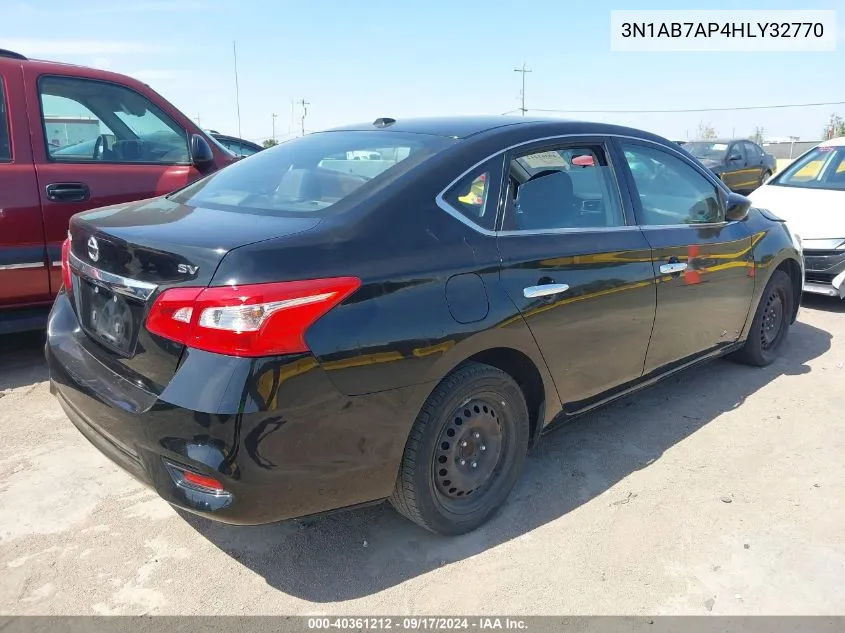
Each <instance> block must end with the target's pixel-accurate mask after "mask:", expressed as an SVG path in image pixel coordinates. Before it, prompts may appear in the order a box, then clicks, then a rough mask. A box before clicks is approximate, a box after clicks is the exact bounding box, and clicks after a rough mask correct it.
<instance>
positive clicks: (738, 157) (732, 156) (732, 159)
mask: <svg viewBox="0 0 845 633" xmlns="http://www.w3.org/2000/svg"><path fill="white" fill-rule="evenodd" d="M735 160H742V156H740V155H739V154H731V155H730V156H728V162H731V163H732V162H734V161H735Z"/></svg>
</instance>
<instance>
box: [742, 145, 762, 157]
mask: <svg viewBox="0 0 845 633" xmlns="http://www.w3.org/2000/svg"><path fill="white" fill-rule="evenodd" d="M745 153H746V155H747V156H748V159H749V160H754V161H759V160H760V159H761V158H762V157H763V154H762V152H761V151H760V148H759V147H758V146H757V145H755V144H754V143H751V142H750V141H746V142H745Z"/></svg>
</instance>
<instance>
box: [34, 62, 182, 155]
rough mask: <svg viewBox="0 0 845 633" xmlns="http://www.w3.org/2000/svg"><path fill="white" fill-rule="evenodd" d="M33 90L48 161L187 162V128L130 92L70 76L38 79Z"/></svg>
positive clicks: (135, 93) (143, 98) (125, 89)
mask: <svg viewBox="0 0 845 633" xmlns="http://www.w3.org/2000/svg"><path fill="white" fill-rule="evenodd" d="M38 89H39V93H40V97H41V116H42V124H43V126H44V135H45V138H46V143H47V153H48V155H49V157H50V159H51V160H54V161H60V162H70V163H87V162H104V163H143V164H159V165H174V164H177V165H178V164H187V163H189V162H190V160H189V155H188V140H187V138H188V137H187V131H186V130H184V129H181V128H180V127H179V125H178V124H177V123H176V122H174V121H173V120H172V119H171V118H170V117H169V116H167V115H166V114H165V113H164V112H162V111H161V110H160V109H159V108H158V107H156V106H155V104H153V103H152V102H151V101H149V100H148V99H147V98H145V97H143V96H141V95H140V94H138V93H137V92H135V91H133V90H129V89H128V88H124V87H123V86H118V85H116V84H111V83H107V82H102V81H94V80H90V79H78V78H75V77H42V78H41V79H40V80H39V82H38Z"/></svg>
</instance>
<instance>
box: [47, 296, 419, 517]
mask: <svg viewBox="0 0 845 633" xmlns="http://www.w3.org/2000/svg"><path fill="white" fill-rule="evenodd" d="M83 336H85V334H84V333H82V332H81V331H80V329H79V327H78V323H77V321H76V316H75V313H74V312H73V310H72V308H71V307H70V304H69V302H68V300H67V298H66V297H65V295H64V293H62V294H61V295H59V297H58V299H57V300H56V303H55V305H54V307H53V311H52V312H51V315H50V320H49V323H48V333H47V344H46V349H45V352H46V357H47V361H48V365H49V369H50V388H51V391H52V393H53V394H54V395H55V396H56V398H57V399H58V401H59V402H60V404H61V406H62V407H63V409H64V411H65V412H66V414H67V416H68V418H69V419H70V420H71V422H73V424H74V425H75V426H76V427H77V429H79V431H80V432H81V433H82V435H84V436H85V437H86V438H87V439H88V440H89V441H90V442H91V443H92V444H93V445H94V446H95V447H96V448H98V449H99V450H100V451H101V452H102V453H103V454H105V455H106V456H107V457H109V458H110V459H111V460H112V461H113V462H115V463H116V464H117V465H119V466H120V467H121V468H123V469H124V470H126V471H127V472H129V473H130V474H131V475H133V476H134V477H135V478H137V479H138V480H140V481H142V482H144V483H145V484H147V485H149V486H151V487H152V488H154V489H155V490H156V491H157V492H158V494H159V495H160V496H161V497H162V498H164V499H165V500H166V501H168V502H170V503H171V504H173V505H175V506H178V507H181V508H184V509H186V510H189V511H191V512H194V513H198V514H202V515H205V516H208V517H209V518H211V519H215V520H218V521H222V522H225V523H234V524H246V525H248V524H261V523H270V522H275V521H280V520H285V519H290V518H296V517H302V516H308V515H312V514H319V513H323V512H327V511H332V510H337V509H341V508H344V507H348V506H356V505H360V504H364V503H368V502H372V501H377V500H379V499H383V498H385V497H387V496H388V495H389V494H390V493H391V491H392V489H393V485H394V482H395V478H396V473H397V472H398V468H399V462H400V460H401V456H402V451H403V449H404V445H405V441H406V439H407V436H408V432H409V431H410V427H411V425H412V424H413V420H414V417H415V411H418V408H417V409H414V408H413V407H415V406H417V405H416V403H417V399H418V398H419V397H420V393H421V392H420V388H419V387H416V388H408V389H400V390H395V391H390V392H382V393H376V394H370V395H366V396H357V397H348V396H345V395H343V394H341V393H340V392H338V391H337V390H336V389H335V388H334V386H333V384H332V382H331V381H330V380H329V379H328V377H327V376H326V375H325V372H324V371H323V370H322V369H321V368H320V367H319V365H318V364H316V363H314V362H313V359H311V357H310V356H307V357H302V356H300V357H296V358H274V359H260V360H252V359H236V362H234V363H233V359H232V358H229V357H215V355H213V354H206V353H199V354H197V353H194V352H191V353H189V354H186V358H184V359H183V361H182V362H181V364H180V366H179V368H178V370H177V373H176V375H175V376H174V378H173V380H172V381H171V382H170V384H169V385H168V386H167V387H166V388H165V389H164V391H163V392H162V393H161V394H151V393H148V392H146V391H144V390H142V389H141V388H139V387H138V386H136V385H133V384H132V383H130V382H129V381H127V380H125V379H123V378H122V377H121V376H119V375H118V374H116V373H114V372H113V371H112V370H111V369H109V368H107V367H106V366H104V365H103V364H102V363H101V362H99V361H98V360H97V359H95V358H94V357H93V356H91V354H90V353H89V352H88V351H87V350H86V348H85V346H83V345H82V344H81V341H80V340H79V337H83ZM218 360H219V363H217V369H215V363H216V362H217V361H218ZM221 382H222V383H224V384H225V385H226V387H225V389H224V390H223V391H224V392H225V393H224V394H223V395H222V396H219V397H218V398H216V399H214V402H216V403H217V404H216V405H215V406H214V407H209V406H208V403H209V397H208V393H207V389H206V386H207V385H210V384H214V385H216V386H217V385H220V384H221ZM216 389H219V387H216ZM234 391H236V392H237V393H238V394H239V397H238V398H237V403H236V405H232V404H231V402H229V400H230V398H228V397H227V396H226V394H229V393H232V392H234ZM422 397H424V396H422ZM168 463H170V464H171V465H172V464H175V465H176V466H177V467H181V468H184V469H186V470H190V471H194V472H196V473H198V474H200V475H205V476H209V477H213V478H215V479H216V480H218V481H219V482H220V483H221V484H222V485H223V487H224V489H225V491H226V492H227V493H228V495H225V496H220V495H214V494H210V493H209V492H208V491H203V490H201V489H192V488H190V487H185V486H184V485H179V484H177V482H176V480H175V478H174V476H173V474H172V470H171V468H169V467H168ZM181 483H182V484H184V482H181Z"/></svg>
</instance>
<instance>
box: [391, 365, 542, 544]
mask: <svg viewBox="0 0 845 633" xmlns="http://www.w3.org/2000/svg"><path fill="white" fill-rule="evenodd" d="M528 433H529V423H528V408H527V406H526V404H525V397H524V396H523V393H522V390H521V389H520V388H519V385H517V384H516V382H515V381H514V380H513V378H511V377H510V376H509V375H508V374H506V373H505V372H503V371H501V370H500V369H496V368H495V367H491V366H489V365H483V364H480V363H467V364H466V365H464V366H462V367H459V368H458V369H456V370H455V371H454V372H452V373H451V374H449V375H448V376H447V377H446V378H444V379H443V381H442V382H441V383H440V384H439V385H438V386H437V388H436V389H435V390H434V392H433V393H432V394H431V395H430V396H429V398H428V400H427V401H426V403H425V405H423V408H422V411H420V414H419V415H418V416H417V419H416V421H415V422H414V426H413V427H412V429H411V434H410V436H409V438H408V442H407V444H406V446H405V453H404V455H403V456H402V463H401V466H400V469H399V476H398V478H397V480H396V485H395V488H394V491H393V494H392V495H391V497H390V503H391V504H392V505H393V507H394V508H395V509H396V510H397V511H398V512H399V513H400V514H402V515H403V516H405V517H407V518H408V519H410V520H411V521H413V522H415V523H417V524H418V525H420V526H422V527H424V528H426V529H427V530H430V531H432V532H435V533H438V534H450V535H454V534H463V533H465V532H469V531H471V530H474V529H475V528H477V527H479V526H480V525H481V524H483V523H484V522H486V521H487V520H488V519H489V518H490V517H491V516H492V515H493V514H494V513H495V512H496V510H498V508H499V507H500V506H501V505H502V503H504V501H505V499H507V497H508V495H509V494H510V492H511V489H512V488H513V486H514V484H515V483H516V481H517V479H518V478H519V475H520V473H521V471H522V466H523V464H524V462H525V456H526V453H527V451H528Z"/></svg>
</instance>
